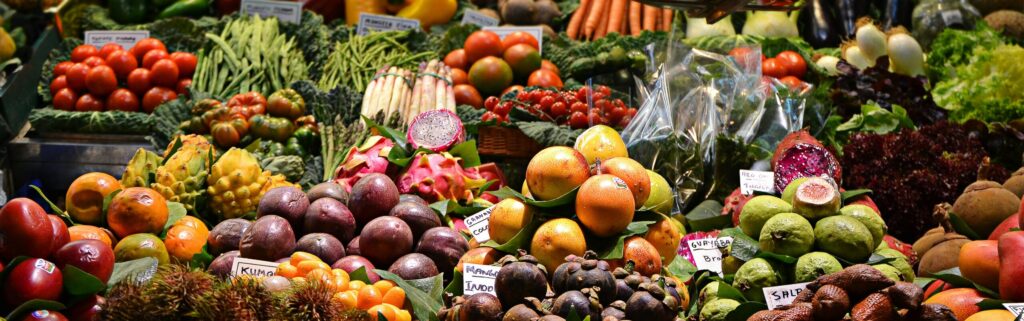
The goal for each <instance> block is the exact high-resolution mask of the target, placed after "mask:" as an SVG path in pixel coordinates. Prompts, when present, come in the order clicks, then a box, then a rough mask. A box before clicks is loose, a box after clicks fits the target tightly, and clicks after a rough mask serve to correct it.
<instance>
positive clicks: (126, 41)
mask: <svg viewBox="0 0 1024 321" xmlns="http://www.w3.org/2000/svg"><path fill="white" fill-rule="evenodd" d="M146 38H149V30H89V31H86V32H85V44H87V45H93V46H96V48H99V47H103V45H105V44H108V43H116V44H119V45H121V47H124V49H125V50H127V49H132V47H135V43H136V42H139V40H142V39H146Z"/></svg>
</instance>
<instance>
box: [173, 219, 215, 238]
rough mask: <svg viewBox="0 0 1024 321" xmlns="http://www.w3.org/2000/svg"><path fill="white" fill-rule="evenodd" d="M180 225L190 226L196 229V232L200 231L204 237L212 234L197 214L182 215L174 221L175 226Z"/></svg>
mask: <svg viewBox="0 0 1024 321" xmlns="http://www.w3.org/2000/svg"><path fill="white" fill-rule="evenodd" d="M179 225H182V226H188V227H191V228H194V229H196V232H198V233H199V235H200V236H202V237H203V238H204V239H205V238H206V237H208V236H210V229H209V228H207V227H206V223H203V221H202V220H200V219H199V218H197V217H195V216H185V217H182V218H181V219H180V220H178V221H177V222H174V226H179Z"/></svg>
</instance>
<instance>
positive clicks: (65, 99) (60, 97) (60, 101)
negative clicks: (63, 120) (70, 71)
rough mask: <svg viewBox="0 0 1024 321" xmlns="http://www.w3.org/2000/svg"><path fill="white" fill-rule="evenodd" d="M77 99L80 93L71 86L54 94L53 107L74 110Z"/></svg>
mask: <svg viewBox="0 0 1024 321" xmlns="http://www.w3.org/2000/svg"><path fill="white" fill-rule="evenodd" d="M75 101H78V95H76V94H75V91H73V90H71V88H64V89H61V90H59V91H57V93H56V94H53V108H57V109H60V110H67V111H72V110H75Z"/></svg>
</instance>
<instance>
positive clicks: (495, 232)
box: [487, 198, 533, 244]
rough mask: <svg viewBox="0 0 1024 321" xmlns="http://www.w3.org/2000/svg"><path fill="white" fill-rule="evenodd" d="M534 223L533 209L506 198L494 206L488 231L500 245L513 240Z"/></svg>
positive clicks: (513, 199)
mask: <svg viewBox="0 0 1024 321" xmlns="http://www.w3.org/2000/svg"><path fill="white" fill-rule="evenodd" d="M532 221H533V208H532V207H530V206H528V205H526V204H524V203H523V202H521V201H519V200H517V199H515V198H506V199H504V200H502V201H501V202H498V204H496V205H494V210H493V211H491V217H490V219H489V220H488V223H487V224H488V225H487V231H488V234H489V235H490V236H491V239H492V240H494V241H495V242H497V243H498V244H505V243H508V241H510V240H512V238H513V237H515V236H516V234H519V231H522V230H523V228H524V227H526V226H527V225H529V224H530V222H532Z"/></svg>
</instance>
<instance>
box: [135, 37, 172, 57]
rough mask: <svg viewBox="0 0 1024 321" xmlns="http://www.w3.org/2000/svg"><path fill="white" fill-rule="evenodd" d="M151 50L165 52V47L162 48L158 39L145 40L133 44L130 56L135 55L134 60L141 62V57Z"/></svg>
mask: <svg viewBox="0 0 1024 321" xmlns="http://www.w3.org/2000/svg"><path fill="white" fill-rule="evenodd" d="M153 49H159V50H163V51H167V46H164V43H163V42H162V41H160V40H158V39H154V38H146V39H142V40H139V42H137V43H135V46H134V47H132V54H133V55H135V59H138V60H139V61H142V57H143V56H145V55H146V53H147V52H149V51H150V50H153Z"/></svg>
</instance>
